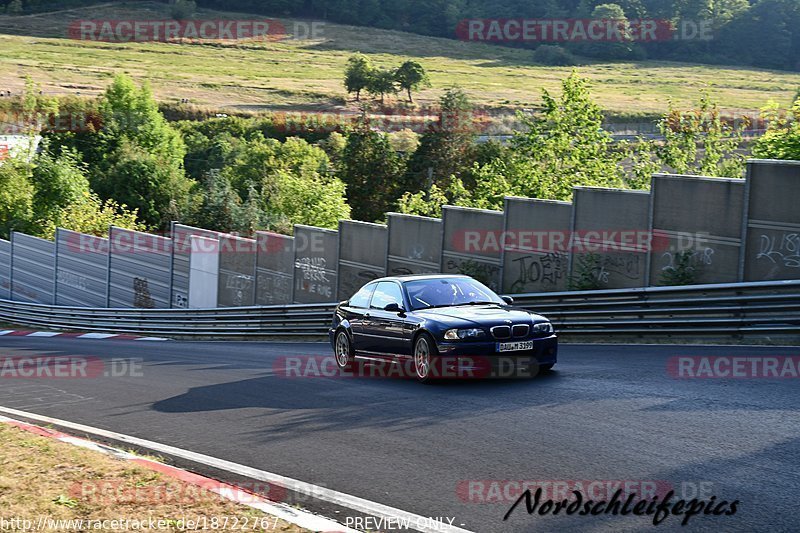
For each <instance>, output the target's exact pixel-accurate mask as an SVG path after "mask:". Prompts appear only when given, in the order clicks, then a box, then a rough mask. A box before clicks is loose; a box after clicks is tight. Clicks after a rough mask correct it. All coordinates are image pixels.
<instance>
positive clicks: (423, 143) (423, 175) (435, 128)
mask: <svg viewBox="0 0 800 533" xmlns="http://www.w3.org/2000/svg"><path fill="white" fill-rule="evenodd" d="M439 108H440V113H439V117H438V121H437V122H436V123H435V124H433V125H431V127H429V128H428V129H427V130H426V131H425V133H423V135H422V136H421V137H420V139H419V147H418V148H417V150H416V151H415V152H414V154H413V155H412V156H411V158H410V160H409V162H408V172H407V180H406V183H407V186H408V188H409V190H411V191H418V190H425V189H428V188H429V187H430V186H431V185H437V186H438V187H439V189H440V190H442V191H447V190H449V189H450V185H451V183H452V182H453V180H455V179H462V180H466V179H467V174H468V173H469V172H470V169H471V167H472V164H473V163H474V162H475V157H476V148H475V136H476V135H477V131H478V129H477V124H476V121H475V114H474V109H473V104H472V102H471V101H470V99H469V97H468V96H467V94H466V93H465V92H464V91H463V90H461V89H459V88H456V87H453V88H448V89H447V90H446V91H445V93H444V94H443V95H442V97H441V98H440V99H439ZM470 185H471V184H470Z"/></svg>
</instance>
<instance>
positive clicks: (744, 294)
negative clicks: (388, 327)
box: [0, 281, 800, 344]
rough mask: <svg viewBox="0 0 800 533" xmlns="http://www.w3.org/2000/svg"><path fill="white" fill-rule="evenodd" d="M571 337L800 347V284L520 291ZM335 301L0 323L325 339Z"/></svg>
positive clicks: (5, 313)
mask: <svg viewBox="0 0 800 533" xmlns="http://www.w3.org/2000/svg"><path fill="white" fill-rule="evenodd" d="M514 298H515V304H516V305H519V306H520V307H524V308H527V309H531V310H533V311H536V312H539V313H542V314H543V315H545V316H547V317H548V318H550V319H551V320H552V321H553V323H554V324H555V326H556V328H557V330H559V331H560V332H561V333H563V334H566V335H567V336H591V337H593V338H596V339H597V340H605V339H608V340H614V339H615V338H620V337H624V338H630V337H641V338H653V337H664V336H669V337H673V338H676V339H679V338H686V339H692V338H696V337H703V336H714V337H727V338H732V339H737V338H745V337H747V338H749V339H751V340H759V339H767V338H773V337H777V336H779V337H780V338H781V340H782V341H783V342H789V343H795V342H796V343H799V344H800V281H776V282H756V283H731V284H714V285H693V286H682V287H651V288H641V289H615V290H604V291H571V292H560V293H541V294H517V295H514ZM333 307H334V304H332V303H329V304H301V305H286V306H267V307H236V308H221V309H192V310H184V309H87V308H80V307H59V306H51V305H40V304H28V303H21V302H11V301H8V300H0V321H3V322H10V323H14V324H20V325H25V326H34V327H46V328H56V329H77V330H84V331H103V332H114V333H134V334H140V335H142V334H144V335H161V336H167V337H183V338H186V337H222V338H230V337H243V338H244V337H263V338H266V337H285V338H291V337H322V336H324V335H326V333H327V328H328V324H329V323H330V319H331V313H332V311H333Z"/></svg>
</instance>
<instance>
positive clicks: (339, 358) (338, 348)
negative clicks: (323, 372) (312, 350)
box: [333, 330, 353, 371]
mask: <svg viewBox="0 0 800 533" xmlns="http://www.w3.org/2000/svg"><path fill="white" fill-rule="evenodd" d="M333 355H334V357H335V359H336V366H338V367H339V370H347V371H349V370H352V369H353V344H352V343H351V342H350V337H348V336H347V332H346V331H345V330H339V332H338V333H337V334H336V342H335V343H334V354H333Z"/></svg>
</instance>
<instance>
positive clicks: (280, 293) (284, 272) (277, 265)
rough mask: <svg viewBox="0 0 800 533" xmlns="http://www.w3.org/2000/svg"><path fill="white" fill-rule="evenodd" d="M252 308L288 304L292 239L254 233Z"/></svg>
mask: <svg viewBox="0 0 800 533" xmlns="http://www.w3.org/2000/svg"><path fill="white" fill-rule="evenodd" d="M256 241H257V242H258V254H257V259H256V305H281V304H290V303H292V285H293V283H292V280H293V279H294V278H293V276H294V237H288V236H286V235H281V234H279V233H271V232H267V231H258V232H256Z"/></svg>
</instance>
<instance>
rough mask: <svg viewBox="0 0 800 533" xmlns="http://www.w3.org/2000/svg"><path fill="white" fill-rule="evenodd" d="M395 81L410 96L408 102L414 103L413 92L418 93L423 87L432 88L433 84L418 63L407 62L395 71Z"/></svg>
mask: <svg viewBox="0 0 800 533" xmlns="http://www.w3.org/2000/svg"><path fill="white" fill-rule="evenodd" d="M394 80H395V82H396V83H397V85H398V86H399V87H400V89H401V90H403V91H406V93H407V94H408V101H409V102H413V101H414V100H413V98H412V97H411V91H418V90H420V89H421V88H422V87H430V86H431V82H430V79H429V78H428V73H427V72H425V68H423V66H422V65H420V64H419V63H417V62H416V61H411V60H409V61H406V62H405V63H403V64H402V65H400V67H399V68H398V69H397V70H396V71H395V73H394Z"/></svg>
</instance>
